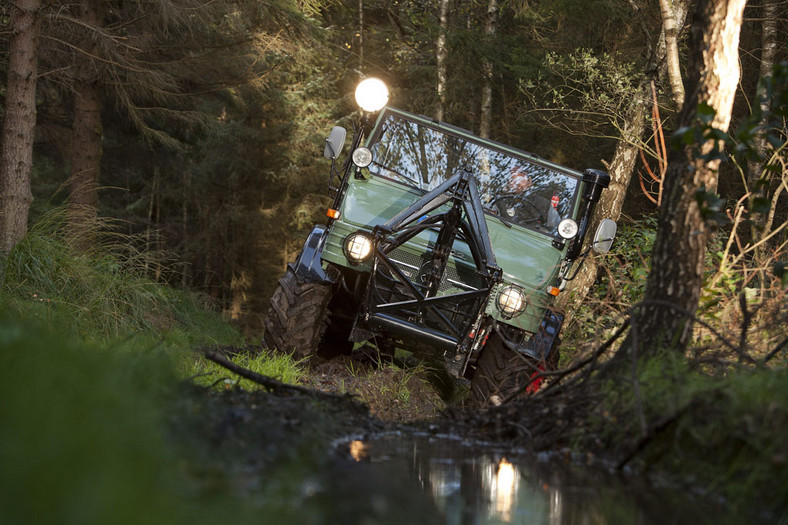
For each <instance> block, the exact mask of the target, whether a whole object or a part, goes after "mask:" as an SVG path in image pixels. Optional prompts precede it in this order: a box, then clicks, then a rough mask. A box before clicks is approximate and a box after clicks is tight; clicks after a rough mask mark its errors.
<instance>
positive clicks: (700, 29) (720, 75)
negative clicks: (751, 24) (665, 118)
mask: <svg viewBox="0 0 788 525" xmlns="http://www.w3.org/2000/svg"><path fill="white" fill-rule="evenodd" d="M745 3H746V0H727V1H726V0H701V1H699V2H698V4H697V6H696V8H695V16H694V19H693V26H692V30H691V34H690V63H689V77H688V86H687V87H688V89H687V96H686V99H685V101H684V105H683V107H682V110H681V112H680V113H679V118H678V127H679V128H681V127H685V126H695V125H697V124H698V119H697V116H698V105H699V104H701V103H705V104H707V105H709V106H710V107H711V108H713V109H714V110H715V112H716V114H715V116H714V118H713V120H712V123H711V125H712V126H713V127H714V128H716V129H718V130H720V131H723V132H724V131H727V129H728V125H729V124H730V118H731V108H732V106H733V97H734V94H735V92H736V87H737V85H738V82H739V62H738V56H739V53H738V46H739V31H740V29H741V23H742V13H743V11H744V4H745ZM718 147H721V146H720V144H718V143H717V141H713V140H706V141H705V142H704V143H702V144H693V145H689V146H684V147H683V149H674V150H673V151H671V155H670V159H669V163H668V170H667V173H666V175H665V184H664V193H663V200H662V206H661V207H660V210H659V220H658V228H657V236H656V239H655V241H654V248H653V255H652V268H651V273H650V274H649V278H648V282H647V284H646V293H645V300H644V304H643V305H642V306H641V307H640V308H638V309H636V311H635V312H634V314H633V319H632V330H631V331H630V335H629V338H628V344H625V345H624V348H627V349H628V348H631V347H632V346H633V345H634V344H635V343H637V344H638V346H639V347H640V348H639V349H638V350H639V352H638V353H639V354H640V355H643V352H642V351H640V349H645V350H646V351H648V352H652V353H653V352H656V351H657V350H659V349H660V348H674V349H677V350H683V349H684V348H685V347H686V345H687V343H688V342H689V339H690V335H691V328H692V322H691V319H689V318H688V317H687V316H686V315H685V313H689V314H691V315H694V313H695V311H696V309H697V306H698V299H699V296H700V288H701V285H702V283H703V258H704V255H705V252H706V241H707V240H708V237H709V228H708V227H707V225H706V224H705V222H704V219H703V217H702V216H701V209H700V207H699V205H698V201H697V197H696V192H698V190H700V189H701V188H704V187H705V188H706V190H710V191H713V190H714V189H715V188H716V186H717V168H718V166H719V162H720V161H719V159H712V160H708V159H703V158H700V157H701V155H703V154H707V153H709V152H711V151H712V150H713V148H718ZM698 148H699V151H697V149H698ZM699 153H700V154H699ZM666 304H668V305H673V306H666Z"/></svg>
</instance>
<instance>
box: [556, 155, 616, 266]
mask: <svg viewBox="0 0 788 525" xmlns="http://www.w3.org/2000/svg"><path fill="white" fill-rule="evenodd" d="M583 182H584V183H585V188H584V192H583V203H582V204H581V210H580V224H579V231H578V232H577V236H576V237H575V238H574V239H572V244H570V245H569V250H568V251H567V253H566V259H567V260H570V261H572V260H575V259H577V257H578V256H579V255H580V251H581V250H582V249H583V241H585V237H586V232H587V231H588V225H589V223H590V222H591V213H592V212H593V211H594V206H595V205H596V203H597V201H599V196H600V195H601V194H602V190H603V189H605V188H607V187H608V186H609V185H610V175H608V174H607V173H605V172H604V171H599V170H592V169H587V170H586V171H585V172H583Z"/></svg>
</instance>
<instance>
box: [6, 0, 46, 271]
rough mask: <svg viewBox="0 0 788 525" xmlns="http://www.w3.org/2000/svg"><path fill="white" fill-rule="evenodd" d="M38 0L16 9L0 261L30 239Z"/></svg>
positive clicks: (23, 1)
mask: <svg viewBox="0 0 788 525" xmlns="http://www.w3.org/2000/svg"><path fill="white" fill-rule="evenodd" d="M39 8H40V2H39V0H19V1H17V2H16V3H15V4H12V6H11V8H10V12H11V20H10V23H11V25H10V27H11V38H10V42H9V46H8V84H7V88H6V97H5V119H4V121H3V135H2V142H3V144H2V149H1V150H0V256H2V255H3V254H6V253H8V252H9V251H10V250H11V248H13V247H14V246H15V245H16V243H17V242H19V240H20V239H21V238H22V237H24V235H25V233H27V214H28V210H29V209H30V203H31V202H33V194H32V192H31V191H30V172H31V171H32V169H33V139H34V132H35V126H36V70H37V67H38V32H39V26H40V17H39V12H38V11H39Z"/></svg>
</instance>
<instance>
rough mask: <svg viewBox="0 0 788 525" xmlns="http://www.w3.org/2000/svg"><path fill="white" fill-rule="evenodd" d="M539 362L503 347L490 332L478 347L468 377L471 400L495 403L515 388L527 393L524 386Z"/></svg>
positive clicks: (513, 391) (481, 402) (477, 402)
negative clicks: (476, 355)
mask: <svg viewBox="0 0 788 525" xmlns="http://www.w3.org/2000/svg"><path fill="white" fill-rule="evenodd" d="M538 365H539V363H538V362H537V361H535V360H533V359H529V358H527V357H525V356H523V355H521V354H518V353H517V352H514V351H512V350H510V349H509V348H507V347H506V346H505V345H504V344H503V340H502V339H501V336H500V335H498V334H496V333H493V334H492V335H490V338H489V339H488V340H487V343H486V344H485V345H484V348H483V349H482V353H481V355H480V356H479V360H478V361H477V362H476V370H475V371H474V373H473V377H472V378H471V399H472V402H474V403H476V404H478V405H481V406H495V405H497V404H500V403H501V402H502V401H503V400H505V399H506V398H508V397H509V396H510V395H512V394H514V393H515V392H518V391H521V392H520V393H519V395H527V394H526V392H525V386H526V385H527V384H528V382H529V379H530V377H531V375H532V374H533V373H534V372H536V371H537V367H538Z"/></svg>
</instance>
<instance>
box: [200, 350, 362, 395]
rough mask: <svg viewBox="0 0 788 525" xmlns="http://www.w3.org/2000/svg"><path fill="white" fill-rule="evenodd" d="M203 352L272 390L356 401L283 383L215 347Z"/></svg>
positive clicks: (230, 369) (211, 358) (219, 363)
mask: <svg viewBox="0 0 788 525" xmlns="http://www.w3.org/2000/svg"><path fill="white" fill-rule="evenodd" d="M202 354H203V355H204V356H205V358H206V359H210V360H211V361H213V362H214V363H216V364H217V365H219V366H222V367H224V368H226V369H227V370H229V371H231V372H233V373H235V374H238V375H239V376H241V377H243V378H244V379H248V380H249V381H252V382H254V383H257V384H258V385H261V386H263V387H265V388H266V389H267V390H269V391H271V392H298V393H301V394H308V395H311V396H318V397H326V398H329V399H340V400H343V401H351V402H352V403H356V401H355V400H354V399H353V396H352V395H350V394H332V393H330V392H323V391H322V390H315V389H313V388H307V387H303V386H298V385H290V384H287V383H283V382H281V381H279V380H278V379H274V378H273V377H268V376H264V375H262V374H258V373H257V372H254V371H252V370H249V369H248V368H244V367H242V366H240V365H237V364H235V363H233V362H232V361H230V360H229V359H227V357H226V356H225V355H223V354H221V353H220V352H218V351H217V350H216V349H214V348H204V349H203V350H202Z"/></svg>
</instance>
